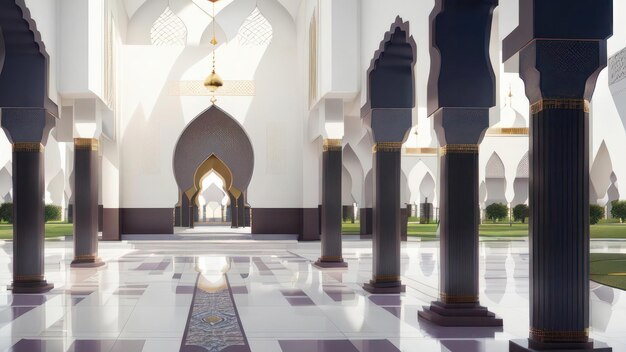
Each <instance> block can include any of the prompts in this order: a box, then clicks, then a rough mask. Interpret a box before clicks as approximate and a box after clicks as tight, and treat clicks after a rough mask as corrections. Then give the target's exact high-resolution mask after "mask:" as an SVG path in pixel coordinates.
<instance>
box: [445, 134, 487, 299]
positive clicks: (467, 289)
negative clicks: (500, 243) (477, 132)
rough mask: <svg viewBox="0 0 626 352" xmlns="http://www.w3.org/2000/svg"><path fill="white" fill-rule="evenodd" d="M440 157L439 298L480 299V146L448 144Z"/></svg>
mask: <svg viewBox="0 0 626 352" xmlns="http://www.w3.org/2000/svg"><path fill="white" fill-rule="evenodd" d="M443 151H444V153H445V154H444V155H443V156H442V157H441V188H440V192H441V194H440V208H439V212H440V213H439V214H440V223H439V231H440V236H441V237H440V258H441V259H440V284H439V286H440V287H439V291H440V301H441V302H442V303H446V304H449V303H477V302H478V272H479V269H478V225H479V209H478V145H471V144H470V145H453V144H450V145H447V146H445V147H444V148H443Z"/></svg>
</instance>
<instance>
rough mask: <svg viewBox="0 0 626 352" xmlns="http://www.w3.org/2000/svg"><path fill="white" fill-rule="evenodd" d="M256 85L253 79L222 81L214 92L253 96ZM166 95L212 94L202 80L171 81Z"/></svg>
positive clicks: (191, 95) (199, 95) (190, 95)
mask: <svg viewBox="0 0 626 352" xmlns="http://www.w3.org/2000/svg"><path fill="white" fill-rule="evenodd" d="M255 94H256V86H255V84H254V81H224V85H223V86H222V87H220V88H219V89H218V90H217V91H216V92H215V95H216V96H222V97H226V96H254V95H255ZM168 95H170V96H175V97H204V96H207V97H208V96H213V95H214V94H213V93H211V92H210V91H209V90H208V89H207V88H206V87H205V86H204V81H171V82H169V86H168Z"/></svg>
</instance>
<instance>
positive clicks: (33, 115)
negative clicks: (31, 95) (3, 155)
mask: <svg viewBox="0 0 626 352" xmlns="http://www.w3.org/2000/svg"><path fill="white" fill-rule="evenodd" d="M0 125H1V126H2V129H3V130H4V132H5V133H6V135H7V138H8V139H9V142H11V143H13V144H15V143H21V142H28V143H41V144H43V145H46V143H47V142H48V136H49V134H50V130H51V129H52V128H53V127H54V126H55V125H56V118H55V117H54V116H53V115H51V114H50V113H49V112H48V111H47V110H46V109H43V108H1V109H0Z"/></svg>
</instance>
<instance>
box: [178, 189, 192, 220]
mask: <svg viewBox="0 0 626 352" xmlns="http://www.w3.org/2000/svg"><path fill="white" fill-rule="evenodd" d="M189 213H190V212H189V198H187V195H186V194H185V193H183V196H182V199H181V202H180V226H181V227H189Z"/></svg>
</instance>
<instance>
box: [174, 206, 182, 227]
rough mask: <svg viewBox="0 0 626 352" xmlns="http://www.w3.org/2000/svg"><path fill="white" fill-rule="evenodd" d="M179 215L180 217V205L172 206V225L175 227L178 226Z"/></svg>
mask: <svg viewBox="0 0 626 352" xmlns="http://www.w3.org/2000/svg"><path fill="white" fill-rule="evenodd" d="M180 217H181V212H180V206H179V205H177V206H175V207H174V226H175V227H180V226H181V225H180Z"/></svg>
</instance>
